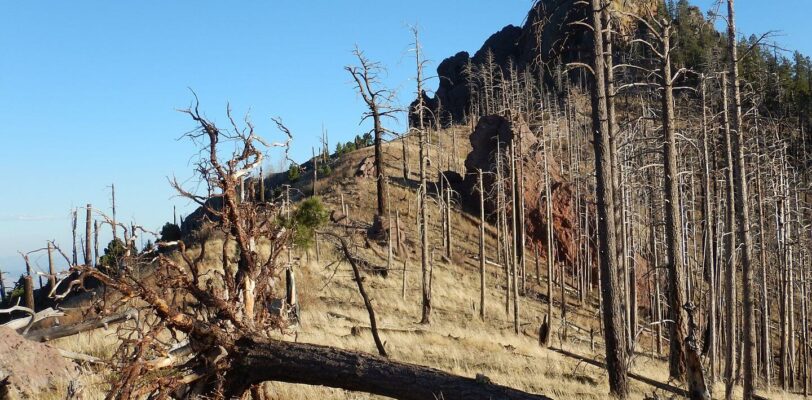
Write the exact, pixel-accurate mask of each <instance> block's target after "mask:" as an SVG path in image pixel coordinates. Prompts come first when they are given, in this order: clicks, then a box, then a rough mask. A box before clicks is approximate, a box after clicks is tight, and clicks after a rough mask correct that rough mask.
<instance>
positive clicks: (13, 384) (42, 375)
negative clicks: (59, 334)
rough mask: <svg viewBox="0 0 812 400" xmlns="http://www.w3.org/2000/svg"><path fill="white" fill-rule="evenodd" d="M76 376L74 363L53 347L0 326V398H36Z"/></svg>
mask: <svg viewBox="0 0 812 400" xmlns="http://www.w3.org/2000/svg"><path fill="white" fill-rule="evenodd" d="M76 376H77V372H76V366H75V365H74V364H73V363H71V362H70V361H67V360H66V359H65V358H63V357H62V356H61V355H60V354H59V352H58V351H57V350H56V349H54V348H53V347H51V346H48V345H46V344H41V343H36V342H32V341H30V340H26V339H25V338H23V337H22V336H20V335H19V334H17V332H14V331H13V330H11V329H9V328H5V327H2V326H0V398H2V399H37V398H40V396H41V395H42V394H43V392H46V391H51V390H54V389H55V388H56V387H58V386H60V385H67V383H68V382H69V381H70V380H71V379H74V378H75V377H76Z"/></svg>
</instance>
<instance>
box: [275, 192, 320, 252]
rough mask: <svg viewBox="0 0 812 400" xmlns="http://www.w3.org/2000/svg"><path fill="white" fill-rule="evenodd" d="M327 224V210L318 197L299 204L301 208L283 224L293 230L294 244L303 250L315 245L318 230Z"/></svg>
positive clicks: (284, 220)
mask: <svg viewBox="0 0 812 400" xmlns="http://www.w3.org/2000/svg"><path fill="white" fill-rule="evenodd" d="M325 223H327V209H326V208H324V204H323V203H322V202H321V200H320V199H319V198H318V197H311V198H309V199H307V200H305V201H303V202H301V203H300V204H299V208H297V209H296V211H295V212H294V213H293V215H291V216H290V218H288V219H283V220H282V224H283V226H285V227H286V228H288V229H291V230H293V242H294V243H295V244H296V245H297V246H300V247H302V248H305V249H306V248H308V247H310V245H311V244H312V243H313V236H314V235H315V232H316V230H317V229H318V228H320V227H321V226H323V225H324V224H325Z"/></svg>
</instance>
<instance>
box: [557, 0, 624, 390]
mask: <svg viewBox="0 0 812 400" xmlns="http://www.w3.org/2000/svg"><path fill="white" fill-rule="evenodd" d="M590 5H591V8H592V10H591V23H592V27H591V28H592V41H593V46H592V54H591V61H592V63H591V66H590V67H591V70H592V77H593V82H592V87H591V91H592V93H591V98H592V131H593V147H594V151H595V181H596V200H597V209H598V237H599V243H600V246H599V247H600V270H601V298H602V301H603V305H602V307H603V323H604V341H605V343H606V369H607V372H608V374H609V388H610V392H611V393H612V394H613V395H614V396H617V397H620V398H625V397H626V396H627V395H628V392H629V386H628V378H627V376H626V372H627V365H626V343H625V337H624V334H623V323H622V320H621V316H620V313H621V310H620V293H619V291H618V285H617V278H616V271H617V257H616V254H615V251H616V249H617V241H616V237H615V218H614V213H613V212H612V205H613V204H614V191H613V190H612V180H613V179H614V175H613V169H612V160H611V153H610V150H609V126H608V125H609V123H608V120H609V119H608V111H607V101H606V81H605V76H604V74H605V72H606V70H605V60H604V46H603V40H604V38H603V23H602V21H601V19H602V18H601V12H602V9H603V7H604V4H603V2H602V1H601V0H591V1H590ZM562 279H563V277H562Z"/></svg>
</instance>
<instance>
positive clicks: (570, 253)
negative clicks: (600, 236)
mask: <svg viewBox="0 0 812 400" xmlns="http://www.w3.org/2000/svg"><path fill="white" fill-rule="evenodd" d="M520 136H521V138H522V143H521V145H522V148H523V149H524V151H525V154H526V155H525V157H524V158H523V160H522V162H523V163H524V168H523V169H524V182H525V191H524V201H525V208H526V210H525V213H526V214H525V215H526V222H527V226H526V229H527V242H528V243H529V244H530V245H531V246H532V245H537V246H538V248H539V249H540V254H541V255H542V257H546V256H547V253H548V252H547V248H546V237H547V236H546V234H547V230H546V229H547V210H546V207H547V206H548V204H552V215H553V224H552V225H553V236H554V238H555V239H554V245H555V247H556V252H555V253H556V255H557V260H558V261H562V262H565V263H568V264H570V265H572V264H573V263H575V261H576V257H577V254H578V251H579V243H580V237H581V235H582V234H583V231H582V228H581V227H579V226H581V225H583V224H579V223H578V215H579V212H578V210H577V209H576V194H575V189H574V187H573V186H572V185H571V184H570V183H569V182H566V181H565V180H564V179H562V178H561V176H560V175H559V174H558V173H557V171H558V165H557V164H556V163H555V161H554V160H549V165H548V170H549V173H550V181H551V194H552V196H551V197H552V202H551V203H550V202H548V201H547V200H546V199H545V193H544V189H545V188H544V169H543V167H542V166H543V165H544V164H543V163H544V159H543V157H542V153H541V152H540V151H535V150H536V149H538V147H539V143H538V139H537V138H536V136H535V135H534V134H533V132H532V131H531V130H530V129H529V128H528V126H527V124H526V123H524V121H522V120H521V118H514V119H508V118H505V117H502V116H486V117H482V118H480V120H479V122H478V123H477V126H476V129H475V130H474V132H473V133H472V134H471V137H470V140H471V146H472V148H473V150H472V151H471V153H469V154H468V157H467V158H466V160H465V168H466V171H467V174H466V178H465V180H464V181H463V182H462V184H461V187H460V189H459V191H460V193H461V194H462V195H463V196H466V197H467V198H465V199H464V204H467V205H468V206H469V207H472V208H473V209H476V208H477V207H478V204H479V192H478V183H477V170H478V169H482V171H483V173H484V174H483V184H484V190H485V193H486V194H487V193H494V192H495V185H496V168H495V165H496V162H495V160H496V155H497V153H499V154H502V155H504V154H505V152H506V151H507V149H508V148H509V146H510V145H511V144H513V143H518V142H517V140H518V138H519V137H520ZM517 148H518V145H517ZM531 149H532V150H534V151H529V150H531ZM504 190H506V191H508V192H509V186H506V187H504ZM495 197H496V196H493V195H491V196H486V198H487V199H488V200H486V213H487V214H489V215H492V216H493V214H494V211H495V210H496V204H495ZM508 202H510V201H508ZM581 204H589V202H588V201H587V199H586V198H585V197H583V196H582V198H581ZM593 215H594V214H593ZM494 218H495V217H494ZM589 232H590V233H591V232H594V229H592V227H590V230H589ZM589 236H590V246H592V248H593V251H592V254H594V249H595V242H594V238H593V235H592V234H590V235H589Z"/></svg>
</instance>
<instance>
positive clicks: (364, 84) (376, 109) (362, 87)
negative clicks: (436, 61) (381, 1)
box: [344, 47, 399, 220]
mask: <svg viewBox="0 0 812 400" xmlns="http://www.w3.org/2000/svg"><path fill="white" fill-rule="evenodd" d="M353 55H355V57H356V58H357V59H358V64H359V65H358V66H347V67H344V69H345V70H347V72H349V73H350V75H352V78H353V80H354V81H355V88H356V90H357V91H358V94H359V95H361V98H362V99H363V100H364V103H366V106H367V108H368V109H369V110H368V111H367V112H366V113H364V116H363V117H362V118H361V123H363V122H364V121H366V120H368V119H372V132H373V134H374V136H375V181H376V187H377V206H378V219H379V220H383V219H384V218H385V217H386V216H387V215H388V214H387V202H386V195H385V193H384V185H385V184H386V183H385V180H386V176H385V170H384V162H383V136H384V134H385V133H386V132H387V131H386V129H385V128H384V127H383V119H384V118H395V113H397V112H399V110H398V109H396V108H395V107H394V106H393V105H392V103H393V100H394V97H395V94H394V92H392V91H390V90H387V89H382V88H381V82H380V77H379V75H380V73H381V72H383V67H382V66H381V64H380V63H378V62H373V61H370V60H369V59H368V58H366V56H365V55H364V52H363V51H361V49H359V48H358V47H356V48H355V50H353Z"/></svg>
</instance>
